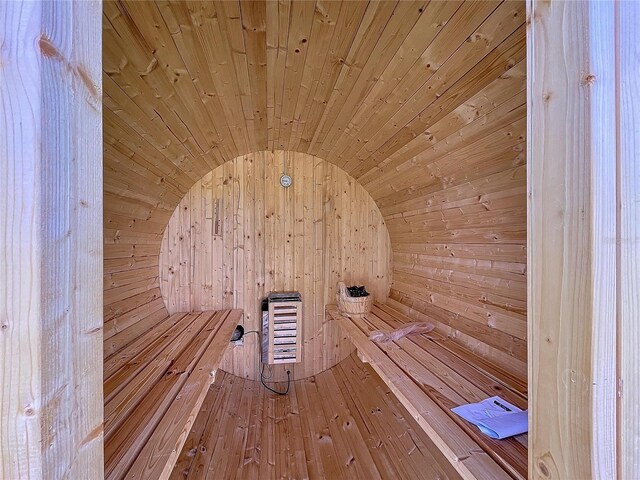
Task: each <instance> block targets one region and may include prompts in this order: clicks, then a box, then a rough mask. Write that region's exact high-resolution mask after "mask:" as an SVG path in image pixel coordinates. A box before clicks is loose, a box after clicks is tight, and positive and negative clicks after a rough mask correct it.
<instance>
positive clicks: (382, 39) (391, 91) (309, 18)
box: [103, 0, 526, 373]
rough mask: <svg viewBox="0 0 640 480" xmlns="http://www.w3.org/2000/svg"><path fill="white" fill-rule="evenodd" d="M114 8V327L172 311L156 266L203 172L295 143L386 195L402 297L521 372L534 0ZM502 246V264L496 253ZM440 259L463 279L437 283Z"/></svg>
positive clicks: (110, 326)
mask: <svg viewBox="0 0 640 480" xmlns="http://www.w3.org/2000/svg"><path fill="white" fill-rule="evenodd" d="M103 9H104V16H103V62H104V64H103V65H104V80H103V85H104V143H105V147H104V148H105V156H104V169H105V175H104V182H105V183H104V190H105V242H106V244H107V245H106V247H105V320H106V322H107V323H106V327H105V332H106V333H105V338H107V340H108V341H109V338H110V337H111V336H112V335H116V334H118V335H120V336H121V337H125V336H127V333H126V332H125V330H126V329H129V328H131V327H132V326H136V325H137V324H138V322H139V321H141V320H144V319H146V318H147V317H146V316H147V315H152V314H153V315H156V316H158V315H162V313H163V312H162V309H161V307H160V304H161V302H162V300H161V298H160V296H159V289H158V278H157V271H156V272H155V274H154V273H153V269H152V268H150V266H152V265H157V260H158V252H159V248H160V242H161V238H162V233H163V231H164V228H165V226H166V225H167V222H168V220H169V218H170V216H171V214H172V212H173V211H174V209H175V207H176V205H177V204H178V203H179V202H180V199H181V198H182V197H183V196H184V195H185V194H186V193H187V192H188V191H189V189H190V188H191V186H192V185H193V184H194V183H195V182H196V181H197V180H198V179H200V178H201V177H203V176H204V175H205V174H207V173H208V172H210V171H211V170H212V169H214V168H215V167H217V166H219V165H221V164H223V163H224V162H226V161H228V160H231V159H233V158H236V157H238V156H239V155H244V154H247V153H250V152H256V151H263V150H288V151H297V152H304V153H309V154H312V155H315V156H318V157H320V158H323V159H325V160H327V161H329V162H331V163H334V164H335V165H337V166H338V167H340V168H341V169H343V170H345V171H346V172H347V173H349V174H350V175H351V176H353V177H354V178H356V179H357V180H358V181H359V182H360V183H361V184H362V185H363V186H364V187H365V188H366V189H367V190H368V191H369V193H370V195H371V196H372V197H373V198H374V200H376V202H377V203H378V206H379V207H380V209H381V212H382V213H383V215H384V216H385V219H386V220H387V222H388V225H389V231H390V235H391V240H392V244H393V250H394V257H395V258H394V261H395V262H396V263H397V265H399V267H398V268H399V269H400V270H398V269H396V271H395V272H394V276H397V277H398V279H399V281H398V282H394V286H392V291H391V296H392V298H393V299H395V301H398V302H401V303H402V305H404V306H405V307H406V308H407V309H411V311H414V312H417V313H419V314H426V315H431V316H435V317H437V319H438V321H439V322H440V323H441V324H442V326H443V328H445V329H450V330H449V331H450V332H452V333H453V334H455V335H457V336H458V338H459V339H460V340H461V341H465V342H466V343H467V344H468V345H470V346H473V347H474V348H476V349H478V350H480V351H482V352H484V353H486V354H487V355H488V356H489V357H491V358H493V359H495V360H496V361H497V362H499V363H500V364H501V365H503V366H504V367H505V368H510V369H512V370H515V373H522V372H523V371H524V369H523V368H522V366H523V365H524V362H525V360H526V348H524V347H523V341H524V332H523V327H522V321H523V313H522V312H523V310H522V306H523V302H524V301H525V299H524V297H523V295H524V294H523V292H524V290H523V279H524V278H525V277H524V276H525V274H526V272H525V270H524V263H525V259H526V252H525V250H524V244H525V243H526V241H525V239H524V238H523V234H522V232H523V231H525V225H526V215H525V214H524V212H523V208H524V207H523V199H524V198H525V193H524V188H525V179H524V167H523V166H522V165H523V164H524V162H525V159H524V153H523V151H524V148H523V146H524V143H525V128H526V126H525V108H526V105H525V102H526V98H525V26H524V23H525V8H524V2H510V1H505V2H501V1H483V2H475V1H461V2H453V1H451V2H438V1H431V2H429V1H400V2H386V1H380V2H365V1H357V2H336V1H320V0H318V1H315V2H313V1H293V2H291V1H278V2H275V1H274V2H265V1H255V2H254V1H242V2H239V1H220V2H210V1H206V2H205V1H203V2H174V1H169V2H167V1H157V2H137V1H128V2H104V7H103ZM525 236H526V235H525ZM448 243H453V244H456V245H459V248H456V252H458V253H457V254H459V255H460V258H457V263H455V264H454V263H453V262H452V259H451V258H447V257H441V255H442V252H444V251H445V250H446V249H444V247H446V245H447V244H448ZM429 245H431V247H429ZM474 246H478V247H477V248H476V247H474ZM443 249H444V250H443ZM450 251H451V250H446V253H445V255H448V253H449V252H450ZM429 252H430V253H429ZM464 252H467V253H464ZM491 252H493V253H491ZM496 252H497V253H496ZM493 254H496V255H499V258H500V262H502V263H499V265H494V266H491V265H489V266H484V263H483V262H489V263H491V262H492V258H494V257H492V256H491V255H493ZM465 259H466V260H465ZM443 262H444V263H443ZM474 262H475V263H474ZM494 263H495V262H494ZM436 265H440V266H439V267H436ZM434 268H440V269H445V270H447V271H448V272H449V273H448V274H447V275H448V278H458V277H460V281H459V282H458V283H457V284H456V286H454V287H445V286H444V285H443V284H441V283H438V284H437V285H435V286H434V284H435V283H437V282H440V281H441V280H442V278H440V277H438V274H437V272H435V271H433V269H434ZM409 271H410V272H411V273H409ZM396 274H398V275H396ZM416 281H417V282H419V283H420V284H422V285H423V286H424V290H419V289H416V288H409V287H408V285H414V284H415V282H416ZM509 289H512V290H513V291H514V292H515V293H513V294H511V293H508V292H507V290H509ZM434 291H437V292H438V295H439V296H436V297H434V296H433V292H434ZM429 295H431V297H430V296H429ZM514 297H515V298H514ZM158 300H159V301H158ZM460 302H462V303H460ZM436 304H437V311H436V310H434V309H436ZM149 305H153V306H149ZM460 310H462V311H465V312H467V311H471V312H473V313H472V314H469V315H468V316H465V315H462V316H461V315H459V311H460ZM116 319H120V320H119V321H118V325H116ZM137 328H138V330H141V329H142V328H143V327H142V326H141V325H137ZM133 333H134V330H131V334H133ZM525 347H526V345H525ZM523 348H524V350H523ZM523 351H524V353H523ZM511 360H514V361H515V365H516V366H515V367H513V365H514V363H513V362H511Z"/></svg>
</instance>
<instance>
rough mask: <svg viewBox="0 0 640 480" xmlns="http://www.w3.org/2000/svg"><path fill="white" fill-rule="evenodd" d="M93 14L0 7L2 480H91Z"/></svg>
mask: <svg viewBox="0 0 640 480" xmlns="http://www.w3.org/2000/svg"><path fill="white" fill-rule="evenodd" d="M101 13H102V12H101V2H97V1H96V2H90V1H83V2H27V1H18V2H2V3H0V25H2V29H1V32H0V117H1V119H2V123H1V125H2V126H0V159H1V160H0V258H1V259H2V260H0V265H1V268H0V359H1V360H0V385H1V386H0V406H1V416H0V432H1V433H0V478H6V479H18V478H20V479H25V478H32V479H43V478H46V479H59V478H102V476H103V452H102V445H103V439H102V353H101V352H102V248H103V247H102V92H101V90H102V79H101V60H102V55H101V41H102V30H101V16H102V15H101Z"/></svg>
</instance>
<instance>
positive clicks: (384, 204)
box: [359, 45, 527, 380]
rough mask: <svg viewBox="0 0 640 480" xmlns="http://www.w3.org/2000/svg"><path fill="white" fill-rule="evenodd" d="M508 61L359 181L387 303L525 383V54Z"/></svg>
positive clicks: (520, 52) (522, 52) (522, 53)
mask: <svg viewBox="0 0 640 480" xmlns="http://www.w3.org/2000/svg"><path fill="white" fill-rule="evenodd" d="M522 48H524V45H522ZM513 61H517V63H516V64H515V65H514V66H513V68H511V69H509V70H508V71H507V72H506V73H504V74H503V75H501V76H500V77H499V78H498V79H496V80H494V81H493V82H491V83H489V85H487V86H486V87H485V88H483V89H482V90H481V91H479V92H478V93H477V94H476V95H474V96H473V97H472V98H470V99H469V100H468V101H466V102H465V104H464V105H461V106H460V107H458V108H457V109H455V110H454V111H453V112H451V113H450V114H448V115H446V116H444V117H443V118H442V119H441V120H440V121H438V122H435V123H434V124H433V125H432V126H431V127H429V130H428V131H427V132H426V133H425V135H424V136H422V137H420V138H419V139H417V140H416V141H414V142H413V144H410V145H409V146H407V147H406V148H404V149H403V150H401V151H399V152H398V153H397V154H395V155H393V156H391V157H389V158H387V159H386V160H385V161H384V162H383V163H382V166H381V167H380V168H379V169H378V171H377V174H370V175H365V176H363V177H361V178H360V179H359V180H360V181H361V182H362V184H363V186H364V187H365V188H366V189H367V190H368V191H369V192H370V193H371V195H372V197H373V198H374V199H375V200H376V203H377V204H378V205H379V207H380V210H381V212H382V214H383V215H384V217H385V220H386V222H387V226H388V228H389V234H390V236H391V241H392V249H393V265H394V271H393V284H392V286H391V294H390V296H391V299H390V303H391V304H393V305H394V306H396V307H398V308H400V309H401V310H403V311H405V312H407V313H411V314H412V315H414V316H419V317H421V318H425V319H427V320H435V321H436V322H437V325H438V327H439V328H440V329H441V330H442V331H443V332H445V333H447V334H450V335H453V336H455V337H456V338H457V339H458V340H459V341H461V342H462V343H464V344H466V345H468V346H470V347H472V348H473V349H474V350H475V351H477V352H478V353H481V354H483V355H485V356H486V357H487V358H489V359H491V360H492V361H494V362H496V363H498V364H499V365H501V366H502V367H503V368H505V369H507V370H508V371H510V372H512V373H514V374H516V375H518V377H519V378H520V379H522V380H526V376H527V374H526V359H527V323H526V299H527V291H526V288H527V287H526V285H527V283H526V282H527V277H526V258H527V252H526V238H527V237H526V222H527V212H526V208H527V198H526V165H525V144H526V138H525V137H526V78H525V73H526V72H525V60H524V51H523V50H522V51H519V53H518V55H517V56H514V57H513Z"/></svg>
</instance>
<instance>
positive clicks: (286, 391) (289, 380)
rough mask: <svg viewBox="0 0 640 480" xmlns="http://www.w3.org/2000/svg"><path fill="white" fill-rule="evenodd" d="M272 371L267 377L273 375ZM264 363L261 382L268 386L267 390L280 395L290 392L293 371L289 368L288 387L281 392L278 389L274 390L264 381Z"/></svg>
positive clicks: (265, 386)
mask: <svg viewBox="0 0 640 480" xmlns="http://www.w3.org/2000/svg"><path fill="white" fill-rule="evenodd" d="M272 375H273V374H272V373H271V374H270V375H269V376H268V377H267V379H269V378H271V377H272ZM264 379H265V376H264V363H263V364H262V370H261V371H260V383H262V385H263V386H264V388H266V389H267V390H269V391H271V392H273V393H277V394H278V395H286V394H287V393H289V387H290V386H291V371H290V370H287V389H286V390H285V391H284V392H279V391H278V390H274V389H273V388H271V387H270V386H268V385H267V384H266V383H264Z"/></svg>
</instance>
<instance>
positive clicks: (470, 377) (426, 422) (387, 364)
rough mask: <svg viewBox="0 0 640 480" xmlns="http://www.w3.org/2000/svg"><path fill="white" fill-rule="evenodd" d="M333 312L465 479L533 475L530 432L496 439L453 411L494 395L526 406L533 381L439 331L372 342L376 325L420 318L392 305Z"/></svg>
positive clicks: (384, 327) (360, 351)
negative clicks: (365, 310) (363, 312)
mask: <svg viewBox="0 0 640 480" xmlns="http://www.w3.org/2000/svg"><path fill="white" fill-rule="evenodd" d="M327 313H328V314H329V315H330V317H332V319H333V320H334V321H337V322H339V324H340V326H341V329H342V331H343V333H344V334H345V335H346V336H347V337H348V338H349V339H350V340H351V341H352V342H353V344H354V346H355V347H356V349H357V351H358V356H359V357H360V359H361V360H362V361H363V362H366V363H369V364H370V365H371V366H372V367H373V369H374V370H375V371H376V372H377V373H378V375H379V376H380V378H381V379H382V380H383V381H384V382H385V383H386V384H387V385H388V386H389V387H390V389H391V391H392V392H394V394H395V395H396V396H397V397H398V399H399V400H400V401H401V402H402V403H403V404H404V406H405V407H406V408H407V410H408V411H409V412H410V413H411V414H412V415H413V417H414V418H415V419H416V420H417V422H418V424H419V425H420V426H421V427H422V428H423V429H424V430H425V431H426V432H427V434H428V435H429V436H430V437H431V439H432V440H433V442H434V443H435V444H436V446H437V447H438V448H439V449H440V450H441V451H442V452H443V454H444V455H445V457H446V458H447V459H448V460H449V461H450V462H451V463H452V465H453V466H454V467H455V468H456V470H457V471H458V472H459V473H460V475H461V476H462V477H463V478H466V479H492V480H493V479H500V478H505V479H509V478H515V479H519V480H520V479H522V480H525V479H526V478H527V460H528V455H527V436H526V435H519V436H518V437H513V438H510V439H505V440H493V439H491V438H489V437H487V436H485V435H483V434H482V433H480V431H479V430H478V429H477V428H476V427H475V426H473V425H472V424H470V423H468V422H466V421H465V420H462V419H461V418H459V417H458V416H457V415H455V414H454V413H453V412H451V411H450V409H451V408H452V407H454V406H456V405H460V404H464V403H471V402H477V401H480V400H482V399H484V398H487V397H490V396H494V395H499V396H501V397H502V398H504V399H505V400H507V401H509V402H511V403H512V404H514V405H516V406H518V407H519V408H522V409H526V408H527V389H526V385H524V384H523V383H522V382H520V381H519V380H518V379H516V378H514V377H513V376H511V375H510V374H508V373H507V372H504V371H503V370H501V369H499V368H497V367H496V366H494V365H492V364H491V363H490V362H488V361H487V360H485V359H483V358H481V357H479V356H477V355H475V354H473V353H472V352H470V351H469V350H467V349H465V348H464V347H462V346H460V345H459V344H457V343H455V342H454V341H453V340H451V339H449V338H446V337H444V336H443V335H441V334H439V333H437V332H431V333H428V334H424V335H411V336H407V337H404V338H401V339H399V340H397V341H395V342H389V343H375V342H372V341H371V340H369V338H368V337H369V334H370V333H371V332H372V331H374V330H391V329H394V328H397V327H398V326H401V325H402V324H403V323H406V322H410V321H413V320H411V319H410V318H408V317H406V316H405V315H403V314H402V313H400V312H398V311H396V310H394V309H392V308H390V307H389V306H387V305H382V304H375V306H374V307H373V310H372V312H371V313H370V314H368V315H365V316H361V317H353V318H347V317H345V316H342V315H340V313H339V312H338V310H337V308H336V307H334V306H329V307H328V308H327Z"/></svg>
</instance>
